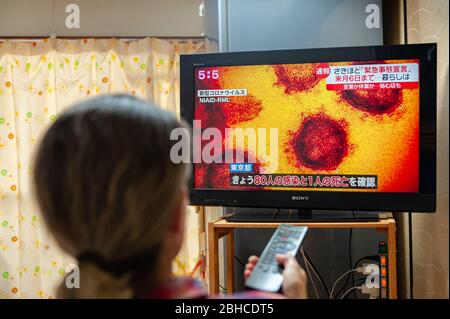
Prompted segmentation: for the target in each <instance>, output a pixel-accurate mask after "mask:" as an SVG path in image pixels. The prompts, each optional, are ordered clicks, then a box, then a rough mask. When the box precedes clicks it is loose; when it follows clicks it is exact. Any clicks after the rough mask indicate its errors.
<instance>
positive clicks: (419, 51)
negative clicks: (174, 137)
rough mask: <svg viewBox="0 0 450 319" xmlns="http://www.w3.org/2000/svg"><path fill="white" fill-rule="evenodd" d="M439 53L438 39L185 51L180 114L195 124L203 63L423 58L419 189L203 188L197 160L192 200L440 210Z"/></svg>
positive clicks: (297, 206) (201, 202)
mask: <svg viewBox="0 0 450 319" xmlns="http://www.w3.org/2000/svg"><path fill="white" fill-rule="evenodd" d="M436 56H437V44H435V43H430V44H408V45H383V46H364V47H339V48H321V49H300V50H274V51H255V52H232V53H208V54H192V55H182V56H181V57H180V81H181V82H180V83H181V84H180V94H181V97H180V103H181V117H182V118H183V119H184V120H185V121H187V122H188V123H192V120H193V118H194V104H195V103H194V100H195V94H194V80H195V77H194V71H195V68H198V67H207V66H233V65H258V64H288V63H316V62H339V61H376V60H396V59H419V60H420V66H419V72H420V73H419V74H420V119H419V121H420V141H419V145H420V154H419V192H418V193H385V192H377V193H375V192H368V193H362V192H342V191H339V192H336V191H301V190H298V191H291V190H289V191H288V190H264V191H261V190H259V191H258V190H256V191H255V190H212V189H198V188H194V179H193V176H194V174H193V170H194V165H191V167H192V174H191V180H190V181H189V194H190V201H191V204H192V205H203V206H234V207H268V208H269V207H270V208H271V207H275V208H294V209H327V210H328V209H330V210H362V211H391V212H435V211H436V121H437V120H436V63H437V62H436V61H437V57H436ZM293 196H303V197H308V199H307V200H306V199H304V200H293V199H292V197H293Z"/></svg>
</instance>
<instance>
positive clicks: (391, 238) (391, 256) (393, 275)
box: [388, 220, 397, 299]
mask: <svg viewBox="0 0 450 319" xmlns="http://www.w3.org/2000/svg"><path fill="white" fill-rule="evenodd" d="M388 263H389V264H388V267H389V299H397V247H396V239H395V222H394V221H393V220H391V221H390V222H389V227H388Z"/></svg>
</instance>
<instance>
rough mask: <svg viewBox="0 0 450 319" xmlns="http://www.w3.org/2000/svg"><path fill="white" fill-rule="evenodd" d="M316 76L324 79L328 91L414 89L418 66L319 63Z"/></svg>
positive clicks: (407, 64) (416, 86)
mask: <svg viewBox="0 0 450 319" xmlns="http://www.w3.org/2000/svg"><path fill="white" fill-rule="evenodd" d="M315 72H316V75H318V76H320V77H323V78H326V83H327V89H328V90H359V89H364V90H370V89H416V88H418V87H419V64H418V63H396V64H357V65H339V66H329V65H328V64H327V63H321V64H320V65H319V66H318V67H317V68H316V71H315Z"/></svg>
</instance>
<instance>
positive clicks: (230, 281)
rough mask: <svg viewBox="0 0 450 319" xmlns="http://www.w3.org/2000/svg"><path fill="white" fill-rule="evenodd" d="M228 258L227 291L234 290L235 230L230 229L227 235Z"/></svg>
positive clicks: (229, 292) (230, 292) (231, 291)
mask: <svg viewBox="0 0 450 319" xmlns="http://www.w3.org/2000/svg"><path fill="white" fill-rule="evenodd" d="M226 241H227V243H226V245H227V247H226V249H227V253H226V256H227V257H226V258H227V293H228V294H232V293H233V291H234V230H230V232H229V233H228V235H227V236H226Z"/></svg>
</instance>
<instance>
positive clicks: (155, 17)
mask: <svg viewBox="0 0 450 319" xmlns="http://www.w3.org/2000/svg"><path fill="white" fill-rule="evenodd" d="M70 3H74V4H77V5H78V6H79V8H80V28H79V29H68V28H66V26H65V20H66V17H67V15H68V13H66V6H67V5H68V4H70ZM201 3H202V0H0V37H6V36H8V37H18V36H49V35H50V34H51V33H52V32H55V33H56V35H57V36H118V37H128V36H131V37H134V36H135V37H138V36H161V37H198V36H201V35H202V32H203V17H200V16H199V5H200V4H201Z"/></svg>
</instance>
